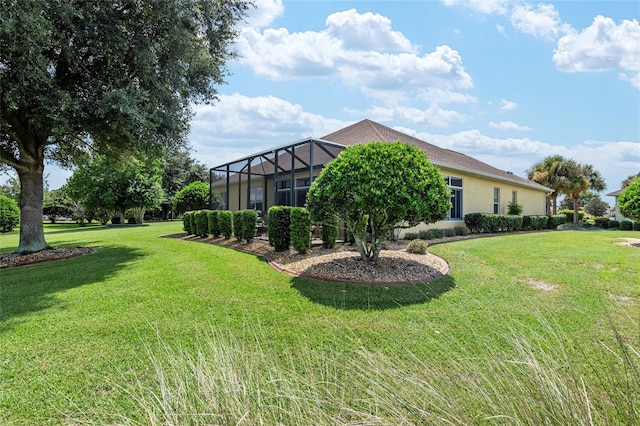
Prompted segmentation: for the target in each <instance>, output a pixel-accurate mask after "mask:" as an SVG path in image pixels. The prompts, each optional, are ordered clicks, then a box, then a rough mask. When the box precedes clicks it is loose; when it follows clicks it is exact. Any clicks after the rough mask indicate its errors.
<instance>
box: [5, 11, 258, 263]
mask: <svg viewBox="0 0 640 426" xmlns="http://www.w3.org/2000/svg"><path fill="white" fill-rule="evenodd" d="M249 5H250V4H249V3H247V2H245V1H243V0H219V1H209V0H179V1H178V0H166V1H148V2H137V1H122V2H101V1H83V2H80V1H79V2H58V1H49V0H31V1H28V2H23V1H15V0H9V1H7V2H3V8H2V9H3V10H2V26H1V27H0V46H2V49H0V88H1V90H2V94H1V96H0V129H1V133H0V160H1V161H2V163H5V164H7V165H9V166H11V167H13V168H14V169H15V170H16V171H17V173H18V177H19V179H20V183H21V189H22V190H21V198H20V206H21V224H22V225H21V227H20V243H19V246H18V250H17V252H19V253H29V252H33V251H38V250H42V249H44V248H46V247H47V244H46V242H45V239H44V232H43V226H42V199H43V194H42V191H43V188H42V187H43V171H44V160H45V157H48V158H49V159H51V160H54V161H57V162H58V163H60V164H61V165H63V166H68V165H70V164H72V163H74V162H75V161H76V160H77V159H78V158H79V157H82V156H83V155H85V154H86V153H87V152H99V153H103V154H106V155H110V154H112V153H113V152H114V151H118V150H123V149H127V150H128V149H133V150H136V149H137V150H157V149H158V148H159V147H161V146H176V145H182V144H184V143H185V136H186V134H187V131H188V127H189V120H190V117H191V108H190V106H191V104H192V103H193V102H203V101H204V102H206V101H211V100H214V99H215V97H216V85H218V84H220V83H223V82H224V79H225V77H226V74H227V72H226V68H225V63H226V61H227V60H228V59H229V58H231V57H233V56H234V52H233V51H232V50H231V49H230V43H231V42H232V41H233V39H234V38H235V36H236V33H237V31H236V27H235V25H236V23H237V21H238V20H239V19H241V18H242V17H243V16H244V14H245V11H246V10H247V8H248V6H249Z"/></svg>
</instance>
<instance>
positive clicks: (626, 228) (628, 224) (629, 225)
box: [620, 220, 633, 231]
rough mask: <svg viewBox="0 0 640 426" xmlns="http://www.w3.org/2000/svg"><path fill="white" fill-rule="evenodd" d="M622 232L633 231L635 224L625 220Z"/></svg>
mask: <svg viewBox="0 0 640 426" xmlns="http://www.w3.org/2000/svg"><path fill="white" fill-rule="evenodd" d="M620 230H621V231H631V230H633V222H631V221H630V220H623V221H622V222H620Z"/></svg>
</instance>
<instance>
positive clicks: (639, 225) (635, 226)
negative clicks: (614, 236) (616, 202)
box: [633, 222, 640, 231]
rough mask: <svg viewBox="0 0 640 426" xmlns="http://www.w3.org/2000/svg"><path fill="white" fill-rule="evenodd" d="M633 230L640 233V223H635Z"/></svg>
mask: <svg viewBox="0 0 640 426" xmlns="http://www.w3.org/2000/svg"><path fill="white" fill-rule="evenodd" d="M633 230H634V231H640V222H633Z"/></svg>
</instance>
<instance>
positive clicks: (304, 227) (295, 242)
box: [289, 207, 311, 254]
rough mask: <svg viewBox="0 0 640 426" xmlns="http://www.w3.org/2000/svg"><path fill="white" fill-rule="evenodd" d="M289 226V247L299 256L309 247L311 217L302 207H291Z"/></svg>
mask: <svg viewBox="0 0 640 426" xmlns="http://www.w3.org/2000/svg"><path fill="white" fill-rule="evenodd" d="M290 214H291V216H290V222H291V223H290V225H289V232H290V233H289V235H290V238H291V245H292V246H293V248H294V250H295V251H297V252H298V253H300V254H305V253H306V252H307V250H309V248H310V247H311V216H310V215H309V211H308V210H307V209H305V208H304V207H292V208H291V213H290Z"/></svg>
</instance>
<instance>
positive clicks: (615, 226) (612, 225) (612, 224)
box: [609, 220, 620, 229]
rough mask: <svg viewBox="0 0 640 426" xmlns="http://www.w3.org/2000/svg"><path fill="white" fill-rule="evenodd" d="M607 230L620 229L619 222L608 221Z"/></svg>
mask: <svg viewBox="0 0 640 426" xmlns="http://www.w3.org/2000/svg"><path fill="white" fill-rule="evenodd" d="M609 229H620V221H619V220H610V221H609Z"/></svg>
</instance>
